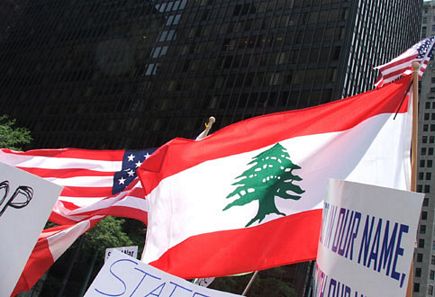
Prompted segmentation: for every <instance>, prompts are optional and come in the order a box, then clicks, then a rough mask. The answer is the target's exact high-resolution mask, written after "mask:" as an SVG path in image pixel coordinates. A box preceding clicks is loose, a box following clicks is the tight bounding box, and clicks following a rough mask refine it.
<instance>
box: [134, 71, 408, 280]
mask: <svg viewBox="0 0 435 297" xmlns="http://www.w3.org/2000/svg"><path fill="white" fill-rule="evenodd" d="M410 84H411V79H410V77H404V78H403V79H401V80H399V81H397V82H394V83H392V84H389V85H388V86H385V87H384V88H380V89H377V90H374V91H371V92H367V93H364V94H361V95H357V96H354V97H351V98H347V99H344V100H340V101H335V102H332V103H328V104H324V105H321V106H317V107H312V108H307V109H302V110H295V111H289V112H282V113H275V114H269V115H264V116H260V117H255V118H252V119H248V120H245V121H242V122H238V123H235V124H233V125H230V126H227V127H225V128H223V129H221V130H220V131H217V132H215V133H214V134H212V135H210V136H208V137H206V138H204V139H203V140H200V141H192V140H187V139H180V138H177V139H174V140H172V141H170V142H168V143H167V144H165V145H164V146H162V147H161V148H159V149H158V150H157V151H156V152H155V153H154V154H153V156H151V157H150V158H149V159H147V160H146V161H145V162H144V163H143V164H142V166H141V167H140V168H139V170H138V174H139V176H140V178H141V181H142V183H143V186H144V189H145V193H146V194H147V196H146V199H147V200H148V202H149V217H148V219H149V221H148V227H147V236H146V243H145V249H144V254H143V257H142V260H143V261H145V262H147V263H151V264H152V265H153V266H155V267H157V268H159V269H162V270H164V271H167V272H169V273H171V274H174V275H178V276H180V277H183V278H200V277H217V276H223V275H233V274H238V273H243V272H249V271H255V270H262V269H267V268H271V267H275V266H280V265H285V264H292V263H297V262H301V261H307V260H312V259H315V257H316V254H317V245H318V236H319V230H320V224H321V208H322V205H323V198H324V197H325V194H326V193H325V192H326V189H327V187H326V186H327V184H328V181H329V178H336V179H343V180H350V181H356V182H363V183H369V184H375V185H379V186H386V187H393V188H399V189H406V188H407V187H408V185H409V172H410V158H409V157H410V140H411V123H412V117H411V114H410V113H409V109H408V102H409V100H408V99H409V96H406V94H407V92H408V90H409V87H410ZM278 142H279V143H280V144H281V145H282V146H284V147H285V148H286V149H287V151H288V153H289V155H290V158H291V160H292V162H293V163H294V164H297V165H299V166H300V167H301V168H300V169H297V170H295V172H294V173H295V174H297V175H298V176H300V177H301V178H302V180H301V181H298V182H297V184H298V185H300V186H301V188H302V189H303V190H305V192H304V193H303V194H302V195H301V196H302V197H301V198H300V199H299V200H288V199H287V200H285V199H278V198H275V203H276V206H277V208H278V210H279V211H280V212H282V213H285V214H286V216H281V215H278V214H269V215H267V216H266V217H265V219H264V220H263V221H261V222H258V223H254V224H252V225H250V226H249V227H245V226H246V224H247V223H248V222H249V221H250V220H251V219H252V218H254V217H255V216H256V214H257V211H258V201H256V200H254V201H252V202H250V203H247V204H245V205H243V206H235V207H232V208H229V209H227V210H225V211H224V209H225V207H226V205H227V204H228V203H229V202H231V201H232V200H233V198H231V199H228V198H227V197H228V194H229V193H231V192H232V191H233V190H234V185H233V184H234V181H235V179H236V177H237V176H240V174H242V173H243V172H244V171H245V170H247V169H248V168H250V166H251V165H248V164H249V163H250V162H251V161H252V160H253V158H254V157H255V156H257V155H259V154H260V153H262V152H264V151H265V150H267V149H268V148H270V147H272V146H274V145H275V144H276V143H278ZM251 164H252V163H251ZM180 222H182V223H180Z"/></svg>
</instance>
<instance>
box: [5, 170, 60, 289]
mask: <svg viewBox="0 0 435 297" xmlns="http://www.w3.org/2000/svg"><path fill="white" fill-rule="evenodd" d="M61 189H62V187H60V186H58V185H55V184H53V183H51V182H48V181H46V180H44V179H42V178H40V177H37V176H34V175H32V174H29V173H27V172H24V171H22V170H19V169H17V168H15V167H11V166H8V165H5V164H3V163H0V236H1V244H0V263H1V264H0V296H10V294H11V293H12V290H13V289H14V288H15V285H16V283H17V281H18V278H19V277H20V275H21V272H22V270H23V269H24V265H25V264H26V262H27V259H28V258H29V256H30V253H31V252H32V249H33V247H34V246H35V243H36V241H37V239H38V236H39V234H41V231H42V229H43V228H44V225H45V223H46V222H47V219H48V216H49V215H50V212H51V209H52V208H53V205H54V203H55V202H56V200H57V197H58V196H59V193H60V191H61Z"/></svg>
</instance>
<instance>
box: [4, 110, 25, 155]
mask: <svg viewBox="0 0 435 297" xmlns="http://www.w3.org/2000/svg"><path fill="white" fill-rule="evenodd" d="M31 141H32V137H31V136H30V131H29V130H27V129H25V128H18V127H15V120H14V119H10V118H9V117H8V116H7V115H1V116H0V148H10V149H13V150H20V149H21V146H23V145H26V144H29V143H30V142H31Z"/></svg>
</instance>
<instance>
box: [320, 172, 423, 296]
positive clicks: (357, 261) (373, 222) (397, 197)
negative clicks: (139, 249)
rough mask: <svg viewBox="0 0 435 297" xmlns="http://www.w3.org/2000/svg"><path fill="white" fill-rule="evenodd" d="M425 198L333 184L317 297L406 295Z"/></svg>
mask: <svg viewBox="0 0 435 297" xmlns="http://www.w3.org/2000/svg"><path fill="white" fill-rule="evenodd" d="M422 201H423V194H420V193H413V192H406V191H400V190H395V189H390V188H382V187H377V186H372V185H364V184H359V183H352V182H346V181H337V180H331V181H330V184H329V191H328V197H327V199H326V200H325V202H324V208H323V222H322V232H321V234H320V239H319V249H318V254H317V267H316V268H317V269H316V275H315V290H314V292H315V294H314V296H333V297H335V296H352V297H354V296H355V297H366V296H367V297H377V296H382V297H400V296H405V294H406V288H407V284H408V278H409V271H410V265H411V261H412V257H413V252H414V246H415V239H416V233H417V226H418V219H419V216H420V210H421V204H422Z"/></svg>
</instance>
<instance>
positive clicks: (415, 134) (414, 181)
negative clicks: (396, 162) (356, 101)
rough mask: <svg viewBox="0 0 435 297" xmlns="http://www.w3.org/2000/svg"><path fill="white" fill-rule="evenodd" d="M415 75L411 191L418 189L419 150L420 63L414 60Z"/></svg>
mask: <svg viewBox="0 0 435 297" xmlns="http://www.w3.org/2000/svg"><path fill="white" fill-rule="evenodd" d="M412 67H413V68H414V73H413V75H414V77H413V82H412V97H413V101H412V141H411V145H412V146H411V169H412V171H411V191H413V192H415V191H416V189H417V162H418V160H417V151H418V147H417V146H418V141H417V140H418V70H419V69H420V63H418V62H413V63H412Z"/></svg>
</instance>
